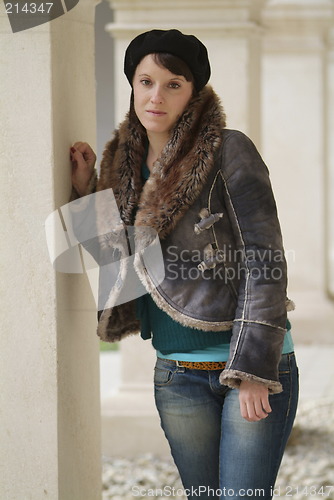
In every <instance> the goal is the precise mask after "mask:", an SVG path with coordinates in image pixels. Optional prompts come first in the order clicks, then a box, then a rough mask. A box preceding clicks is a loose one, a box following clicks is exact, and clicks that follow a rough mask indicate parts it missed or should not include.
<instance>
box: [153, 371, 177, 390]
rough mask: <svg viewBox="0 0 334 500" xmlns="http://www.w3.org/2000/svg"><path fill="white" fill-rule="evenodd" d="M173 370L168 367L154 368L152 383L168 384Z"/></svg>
mask: <svg viewBox="0 0 334 500" xmlns="http://www.w3.org/2000/svg"><path fill="white" fill-rule="evenodd" d="M173 375H174V372H173V371H172V370H170V369H168V368H157V367H155V368H154V384H155V385H160V386H161V385H168V384H170V383H171V381H172V379H173Z"/></svg>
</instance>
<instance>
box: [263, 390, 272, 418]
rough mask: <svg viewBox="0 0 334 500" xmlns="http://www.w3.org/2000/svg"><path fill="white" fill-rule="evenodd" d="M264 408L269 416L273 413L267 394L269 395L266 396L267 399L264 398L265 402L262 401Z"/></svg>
mask: <svg viewBox="0 0 334 500" xmlns="http://www.w3.org/2000/svg"><path fill="white" fill-rule="evenodd" d="M262 408H263V410H264V411H265V412H266V413H267V414H268V413H271V412H272V409H271V406H270V403H269V398H268V394H267V395H266V397H264V398H263V400H262Z"/></svg>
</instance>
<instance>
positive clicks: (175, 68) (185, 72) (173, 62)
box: [152, 52, 195, 85]
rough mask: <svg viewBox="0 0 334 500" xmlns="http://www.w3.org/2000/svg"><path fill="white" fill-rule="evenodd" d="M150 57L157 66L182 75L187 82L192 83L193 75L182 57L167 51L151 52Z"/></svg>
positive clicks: (193, 80) (193, 81)
mask: <svg viewBox="0 0 334 500" xmlns="http://www.w3.org/2000/svg"><path fill="white" fill-rule="evenodd" d="M152 57H153V59H154V62H155V63H156V64H157V65H158V66H161V67H163V68H166V69H168V71H170V72H171V73H174V75H179V76H183V77H184V78H185V79H186V80H187V82H191V83H192V84H193V85H194V83H195V79H194V75H193V74H192V72H191V71H190V68H189V66H188V65H187V64H186V63H185V62H184V61H183V60H182V59H180V58H179V57H177V56H174V55H173V54H169V53H168V52H155V53H153V54H152Z"/></svg>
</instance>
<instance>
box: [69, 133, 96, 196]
mask: <svg viewBox="0 0 334 500" xmlns="http://www.w3.org/2000/svg"><path fill="white" fill-rule="evenodd" d="M71 162H72V185H73V187H74V188H75V190H76V191H77V193H78V194H79V195H80V196H84V195H85V194H86V192H87V188H88V185H89V181H90V179H91V177H92V174H93V171H94V166H95V162H96V154H95V153H94V151H93V150H92V148H91V147H90V145H89V144H87V142H76V143H75V144H73V146H72V147H71Z"/></svg>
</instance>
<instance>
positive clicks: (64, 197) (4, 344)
mask: <svg viewBox="0 0 334 500" xmlns="http://www.w3.org/2000/svg"><path fill="white" fill-rule="evenodd" d="M94 6H95V2H92V1H91V0H81V1H80V3H79V5H78V6H77V7H76V8H75V9H73V10H72V11H71V12H70V13H67V14H66V15H64V16H62V17H60V18H58V19H56V20H54V21H52V22H51V23H47V24H44V25H41V26H39V27H36V28H33V29H30V30H26V31H22V32H18V33H15V34H13V33H12V32H11V29H10V25H9V22H8V19H7V17H6V15H5V12H4V4H3V3H1V5H0V39H1V58H0V65H1V109H0V113H1V120H0V121H1V134H0V152H1V166H0V172H1V194H0V200H1V221H0V227H1V230H2V239H1V263H0V272H1V280H0V287H1V335H0V344H1V346H0V408H1V409H0V428H1V446H0V470H1V480H0V498H1V500H19V499H20V500H21V499H23V498H24V499H27V500H28V499H29V500H41V499H44V498H49V499H52V500H55V499H59V500H95V499H96V500H97V499H99V498H100V497H101V487H100V483H101V474H100V469H101V466H100V421H99V375H98V374H99V372H98V342H97V339H96V338H95V336H94V335H92V331H94V328H95V312H94V304H93V303H92V300H91V298H90V294H89V287H88V286H87V284H86V278H85V277H81V276H73V275H61V274H58V273H55V272H54V270H53V269H52V266H51V264H50V260H49V256H48V252H47V246H46V239H45V231H44V222H45V219H46V217H47V216H48V215H49V214H50V213H51V212H52V211H53V210H55V208H57V207H58V206H59V205H61V204H63V203H66V202H67V201H68V197H69V194H70V189H71V188H70V165H69V153H68V148H69V146H70V144H71V143H72V142H73V141H75V140H78V139H79V138H81V137H83V136H84V137H87V138H89V140H91V141H92V142H93V143H94V141H95V79H94V43H93V40H94Z"/></svg>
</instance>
